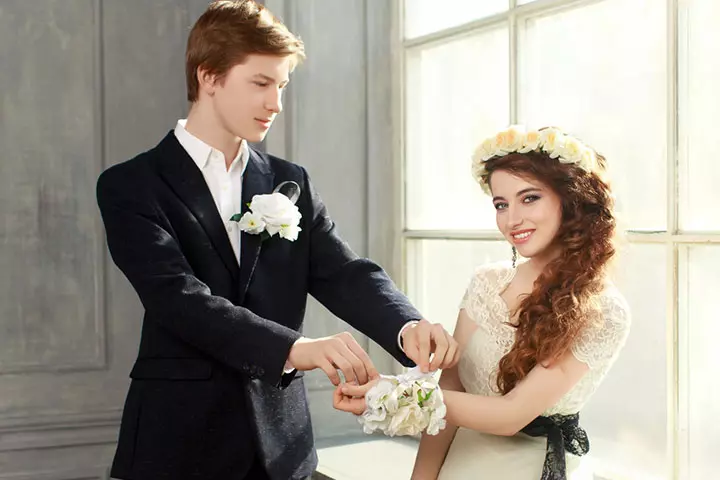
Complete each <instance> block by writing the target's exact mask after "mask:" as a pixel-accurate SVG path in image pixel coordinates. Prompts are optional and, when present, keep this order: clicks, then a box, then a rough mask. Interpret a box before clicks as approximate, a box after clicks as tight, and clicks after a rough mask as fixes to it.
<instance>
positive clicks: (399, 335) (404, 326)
mask: <svg viewBox="0 0 720 480" xmlns="http://www.w3.org/2000/svg"><path fill="white" fill-rule="evenodd" d="M418 323H420V322H419V320H411V321H409V322H407V323H406V324H405V325H403V327H402V328H401V329H400V331H399V332H398V336H397V344H398V348H399V349H400V351H401V352H403V353H405V349H404V348H403V344H402V334H403V332H404V331H405V330H406V329H408V328H412V327H414V326H415V325H417V324H418Z"/></svg>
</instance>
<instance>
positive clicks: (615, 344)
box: [572, 291, 630, 369]
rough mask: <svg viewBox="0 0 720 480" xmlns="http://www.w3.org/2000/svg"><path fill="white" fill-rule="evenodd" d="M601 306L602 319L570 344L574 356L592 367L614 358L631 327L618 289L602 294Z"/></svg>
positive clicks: (606, 363)
mask: <svg viewBox="0 0 720 480" xmlns="http://www.w3.org/2000/svg"><path fill="white" fill-rule="evenodd" d="M600 310H601V315H602V318H601V320H600V321H599V322H598V324H596V325H593V326H591V327H590V328H588V330H587V331H586V332H585V333H583V334H582V335H581V337H580V338H579V339H578V341H577V342H576V343H575V345H574V346H573V348H572V353H573V355H575V358H577V359H578V360H580V361H581V362H584V363H586V364H587V365H588V366H589V367H590V368H592V369H594V368H598V367H602V366H607V365H609V364H611V363H612V362H613V361H614V360H615V358H616V357H617V355H618V353H620V350H621V349H622V347H623V345H625V340H626V339H627V335H628V332H629V330H630V308H629V307H628V305H627V303H626V302H625V299H624V298H623V297H622V295H621V294H620V292H617V291H614V292H608V293H606V294H603V296H602V297H600Z"/></svg>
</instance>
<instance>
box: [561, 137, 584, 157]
mask: <svg viewBox="0 0 720 480" xmlns="http://www.w3.org/2000/svg"><path fill="white" fill-rule="evenodd" d="M584 149H585V147H584V146H583V144H582V143H580V141H579V140H577V139H576V138H572V137H566V138H565V142H564V143H563V145H562V146H560V147H559V148H558V153H559V159H560V161H561V162H562V163H577V164H579V163H580V161H581V159H582V153H583V150H584Z"/></svg>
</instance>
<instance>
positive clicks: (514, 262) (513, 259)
mask: <svg viewBox="0 0 720 480" xmlns="http://www.w3.org/2000/svg"><path fill="white" fill-rule="evenodd" d="M512 266H513V268H515V267H517V248H515V247H512Z"/></svg>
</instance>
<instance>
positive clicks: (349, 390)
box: [333, 378, 379, 415]
mask: <svg viewBox="0 0 720 480" xmlns="http://www.w3.org/2000/svg"><path fill="white" fill-rule="evenodd" d="M378 381H379V379H378V378H376V379H374V380H371V381H369V382H368V383H366V384H365V385H352V384H348V383H343V384H340V385H338V386H337V387H336V388H335V392H334V393H333V407H334V408H335V409H336V410H340V411H343V412H350V413H353V414H355V415H362V413H363V412H364V411H365V409H366V408H367V402H365V394H366V393H367V392H368V391H369V390H370V389H371V388H372V387H374V386H375V385H377V383H378Z"/></svg>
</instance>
